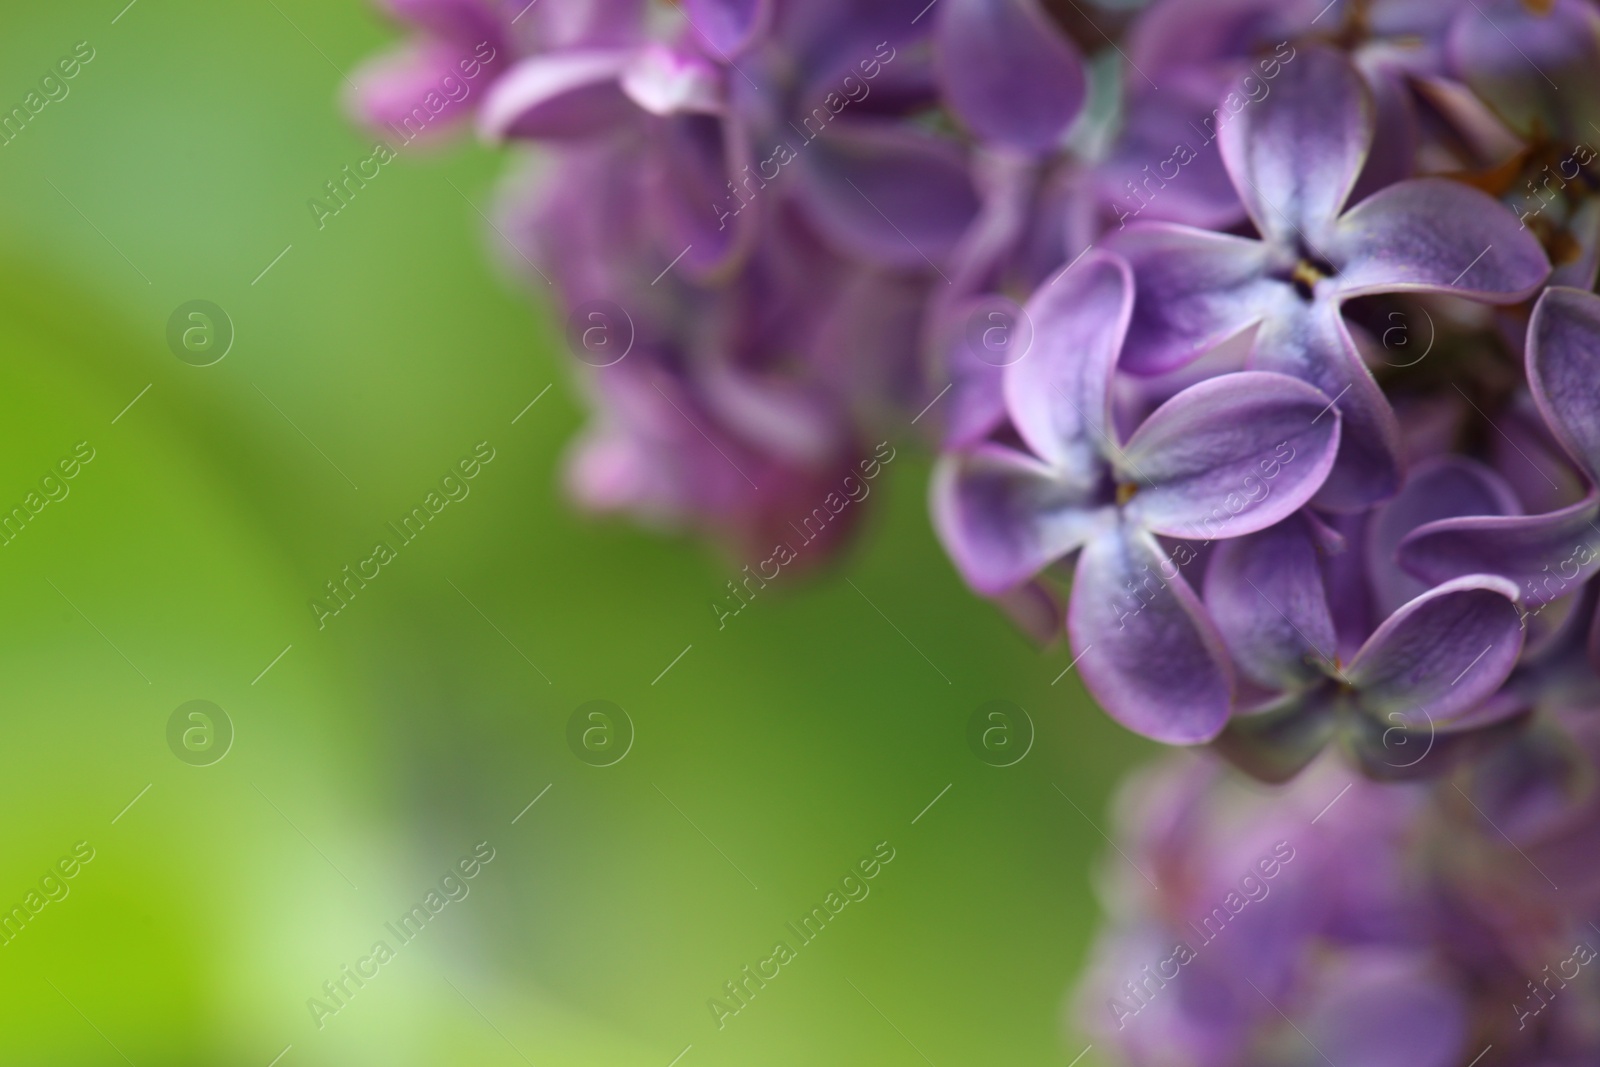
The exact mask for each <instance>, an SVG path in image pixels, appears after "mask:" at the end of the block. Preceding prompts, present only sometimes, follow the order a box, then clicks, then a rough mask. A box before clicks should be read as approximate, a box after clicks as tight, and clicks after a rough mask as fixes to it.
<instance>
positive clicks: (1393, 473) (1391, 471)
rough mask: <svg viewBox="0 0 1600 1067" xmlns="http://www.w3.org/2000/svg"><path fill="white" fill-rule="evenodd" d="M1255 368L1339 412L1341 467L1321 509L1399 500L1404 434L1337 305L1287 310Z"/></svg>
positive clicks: (1268, 332)
mask: <svg viewBox="0 0 1600 1067" xmlns="http://www.w3.org/2000/svg"><path fill="white" fill-rule="evenodd" d="M1251 364H1252V366H1254V367H1257V368H1259V369H1261V370H1268V371H1277V372H1279V373H1281V374H1289V375H1293V376H1294V377H1296V378H1299V379H1300V380H1301V381H1304V382H1309V383H1310V384H1312V385H1314V386H1316V387H1317V388H1318V389H1320V390H1322V391H1323V392H1324V393H1325V394H1327V395H1328V397H1329V398H1330V399H1332V400H1333V401H1334V402H1335V403H1336V404H1337V406H1338V409H1339V414H1340V415H1341V416H1342V417H1343V419H1344V432H1343V436H1342V439H1341V443H1340V450H1339V460H1338V462H1337V463H1336V464H1335V465H1334V469H1333V472H1332V473H1331V474H1330V475H1329V476H1328V481H1327V484H1326V485H1325V486H1323V489H1322V492H1321V493H1320V494H1319V495H1318V497H1317V505H1318V506H1319V507H1323V508H1327V509H1329V510H1331V511H1357V510H1361V509H1363V508H1366V507H1370V506H1371V505H1373V504H1375V503H1377V502H1378V501H1380V500H1384V499H1386V498H1388V497H1390V496H1393V495H1394V493H1395V491H1396V490H1397V489H1398V488H1399V487H1400V470H1401V459H1400V455H1401V446H1400V427H1399V424H1398V423H1397V422H1396V421H1395V416H1394V411H1393V409H1392V408H1390V407H1389V401H1388V400H1387V399H1386V398H1385V397H1384V395H1383V390H1382V389H1380V388H1379V387H1378V383H1377V382H1376V381H1374V380H1373V377H1372V374H1371V372H1370V371H1368V370H1367V369H1366V367H1365V366H1364V365H1363V364H1362V362H1361V357H1360V355H1359V354H1358V353H1357V351H1356V347H1355V342H1354V341H1353V340H1352V339H1351V337H1350V331H1349V329H1348V327H1347V326H1346V325H1345V322H1344V318H1343V316H1341V315H1340V313H1339V309H1338V307H1337V306H1336V305H1335V302H1334V301H1332V300H1327V299H1321V298H1318V299H1316V300H1314V301H1313V302H1312V303H1310V304H1306V303H1305V302H1303V301H1301V300H1299V299H1298V298H1295V299H1294V300H1293V301H1292V302H1287V303H1285V304H1284V306H1283V307H1282V309H1281V310H1280V313H1279V314H1277V315H1276V316H1274V317H1272V318H1270V319H1268V320H1267V322H1266V324H1265V325H1263V326H1262V328H1261V332H1260V333H1259V334H1257V336H1256V349H1255V355H1254V356H1253V357H1252V361H1251Z"/></svg>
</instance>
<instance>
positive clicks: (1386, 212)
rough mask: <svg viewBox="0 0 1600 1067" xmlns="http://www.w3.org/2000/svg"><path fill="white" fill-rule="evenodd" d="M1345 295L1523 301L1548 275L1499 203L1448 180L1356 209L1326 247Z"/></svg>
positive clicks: (1423, 183) (1415, 185)
mask: <svg viewBox="0 0 1600 1067" xmlns="http://www.w3.org/2000/svg"><path fill="white" fill-rule="evenodd" d="M1321 247H1322V249H1323V251H1325V252H1326V253H1327V254H1328V255H1329V256H1330V257H1331V258H1332V261H1333V262H1335V263H1337V264H1339V275H1338V277H1337V278H1336V279H1335V285H1336V286H1337V288H1338V290H1339V292H1340V294H1341V295H1342V296H1344V297H1351V296H1363V295H1366V294H1369V293H1398V292H1448V293H1452V294H1455V295H1457V296H1464V297H1469V298H1471V299H1474V300H1484V301H1488V302H1490V303H1505V304H1514V303H1517V302H1518V301H1521V300H1524V299H1526V298H1527V297H1528V296H1530V295H1531V294H1532V293H1533V292H1534V290H1536V289H1537V288H1538V287H1539V286H1540V285H1541V284H1542V283H1543V282H1544V280H1545V278H1546V277H1548V276H1549V274H1550V261H1549V260H1548V259H1546V258H1545V254H1544V249H1543V248H1541V247H1540V245H1539V242H1538V240H1537V239H1535V237H1534V236H1533V232H1532V231H1531V230H1529V229H1527V228H1526V227H1524V226H1523V225H1522V224H1521V223H1519V222H1518V221H1517V217H1516V216H1515V215H1513V214H1512V213H1511V212H1510V211H1508V210H1507V209H1506V208H1505V207H1504V206H1503V205H1501V204H1500V203H1499V202H1498V201H1496V200H1494V199H1492V198H1490V197H1489V196H1487V195H1485V194H1484V193H1481V192H1479V191H1478V190H1476V189H1473V188H1470V187H1468V186H1465V185H1462V184H1461V183H1459V182H1452V181H1447V180H1445V179H1443V178H1420V179H1418V180H1416V181H1409V182H1401V183H1400V184H1398V185H1391V186H1389V187H1388V188H1387V189H1384V190H1382V191H1381V192H1378V193H1376V194H1374V195H1373V196H1370V197H1368V198H1367V199H1366V200H1363V201H1362V202H1361V203H1359V204H1357V205H1356V206H1355V207H1353V208H1351V209H1350V210H1349V211H1348V212H1347V213H1346V214H1345V216H1344V217H1343V218H1341V219H1340V220H1339V222H1338V223H1337V225H1336V226H1335V227H1334V229H1333V232H1332V233H1331V234H1329V236H1328V237H1327V239H1326V241H1325V242H1324V243H1323V245H1322V246H1321Z"/></svg>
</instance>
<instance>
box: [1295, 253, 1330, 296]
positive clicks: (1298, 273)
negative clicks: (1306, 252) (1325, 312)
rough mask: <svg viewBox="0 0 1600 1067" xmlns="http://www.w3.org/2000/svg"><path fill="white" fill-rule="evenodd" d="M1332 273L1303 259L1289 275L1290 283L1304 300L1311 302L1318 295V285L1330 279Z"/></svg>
mask: <svg viewBox="0 0 1600 1067" xmlns="http://www.w3.org/2000/svg"><path fill="white" fill-rule="evenodd" d="M1331 273H1332V272H1330V271H1327V270H1324V269H1323V267H1322V266H1321V265H1319V264H1316V263H1313V262H1311V260H1309V259H1302V260H1301V261H1300V262H1298V263H1296V264H1295V265H1294V271H1293V273H1291V274H1290V275H1289V282H1290V284H1292V285H1293V286H1294V291H1295V292H1297V293H1299V294H1300V297H1301V299H1302V300H1310V299H1311V298H1312V297H1313V296H1314V295H1315V294H1316V289H1317V283H1318V282H1320V281H1321V280H1322V279H1324V278H1326V277H1329V275H1330V274H1331Z"/></svg>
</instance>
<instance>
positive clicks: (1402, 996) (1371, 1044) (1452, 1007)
mask: <svg viewBox="0 0 1600 1067" xmlns="http://www.w3.org/2000/svg"><path fill="white" fill-rule="evenodd" d="M1340 970H1341V971H1342V973H1337V976H1336V977H1335V978H1334V980H1333V982H1332V983H1330V984H1331V985H1332V988H1330V989H1324V990H1322V991H1321V995H1320V996H1319V997H1318V999H1317V1002H1316V1004H1315V1005H1314V1006H1313V1007H1312V1008H1311V1011H1310V1013H1309V1015H1308V1017H1307V1018H1306V1021H1305V1023H1304V1027H1303V1028H1304V1032H1305V1039H1306V1040H1307V1041H1308V1042H1310V1043H1311V1044H1312V1045H1313V1046H1314V1047H1315V1048H1316V1049H1317V1050H1318V1051H1319V1052H1320V1053H1321V1055H1322V1056H1325V1057H1327V1061H1328V1062H1329V1063H1337V1064H1359V1065H1360V1067H1454V1065H1455V1064H1458V1063H1462V1062H1465V1060H1466V1059H1468V1058H1470V1056H1471V1054H1472V1051H1473V1050H1472V1049H1471V1048H1469V1047H1468V1046H1467V1038H1468V1035H1469V1033H1470V1025H1469V1017H1468V1013H1467V1005H1466V1003H1465V1002H1464V997H1463V995H1462V993H1461V992H1459V991H1458V990H1456V989H1453V988H1451V987H1450V986H1448V985H1446V984H1445V983H1444V982H1443V981H1441V980H1439V979H1437V978H1435V977H1433V975H1432V974H1431V973H1430V971H1429V970H1428V969H1427V967H1426V966H1425V965H1423V964H1422V963H1420V962H1419V961H1417V960H1414V959H1411V958H1409V957H1408V956H1398V955H1397V956H1387V955H1379V954H1378V953H1377V952H1373V953H1372V955H1370V956H1365V957H1357V958H1356V959H1355V960H1353V961H1351V962H1350V963H1347V964H1346V966H1344V967H1343V968H1341V969H1340ZM1325 980H1326V977H1325ZM1318 1062H1320V1057H1319V1059H1318Z"/></svg>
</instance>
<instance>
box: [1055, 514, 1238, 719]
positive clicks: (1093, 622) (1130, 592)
mask: <svg viewBox="0 0 1600 1067" xmlns="http://www.w3.org/2000/svg"><path fill="white" fill-rule="evenodd" d="M1067 627H1068V633H1069V634H1070V635H1071V637H1072V650H1073V654H1074V655H1076V656H1079V657H1081V659H1079V661H1078V671H1079V673H1080V674H1082V676H1083V680H1084V685H1085V686H1086V687H1087V688H1088V690H1089V692H1090V694H1092V695H1093V696H1094V698H1095V699H1096V700H1097V701H1099V702H1100V704H1101V706H1103V707H1104V708H1105V709H1106V712H1107V713H1108V714H1110V715H1111V717H1112V718H1114V719H1116V720H1117V721H1118V722H1120V723H1122V724H1123V725H1124V726H1126V727H1127V728H1128V729H1130V730H1132V731H1134V732H1135V733H1139V734H1143V735H1144V736H1145V737H1149V738H1152V739H1154V740H1156V741H1161V742H1163V743H1166V744H1172V745H1193V744H1202V743H1204V742H1206V741H1210V740H1211V739H1212V738H1214V737H1216V736H1217V734H1218V733H1220V732H1221V730H1222V728H1223V727H1224V726H1225V725H1226V724H1227V721H1228V709H1229V704H1230V702H1231V694H1232V688H1233V685H1232V679H1231V677H1230V672H1229V668H1228V658H1227V656H1228V653H1227V649H1226V648H1224V647H1223V644H1222V639H1221V638H1220V637H1219V636H1217V632H1216V629H1215V628H1214V627H1213V626H1212V625H1211V621H1210V620H1209V619H1208V618H1207V617H1206V613H1205V608H1204V607H1203V606H1202V605H1201V604H1200V598H1199V597H1197V596H1195V594H1194V590H1193V589H1191V588H1189V583H1188V581H1187V580H1185V579H1184V577H1183V575H1182V574H1181V573H1180V572H1179V570H1178V568H1177V565H1176V564H1174V563H1173V562H1172V561H1171V560H1170V559H1168V558H1167V556H1166V554H1165V553H1164V552H1162V550H1161V546H1160V545H1158V544H1157V543H1156V540H1155V538H1153V537H1151V536H1150V535H1149V534H1147V533H1145V532H1143V531H1141V530H1139V529H1137V528H1135V527H1134V526H1132V525H1131V524H1127V523H1122V524H1119V525H1118V526H1117V527H1116V528H1114V529H1108V530H1106V531H1104V532H1103V533H1100V534H1098V535H1097V536H1095V537H1094V538H1092V539H1091V540H1090V541H1089V543H1088V544H1087V545H1085V546H1084V549H1083V552H1082V554H1081V555H1080V556H1079V558H1078V567H1077V571H1076V576H1075V577H1074V579H1073V586H1072V601H1071V603H1070V604H1069V605H1068V608H1067Z"/></svg>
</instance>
